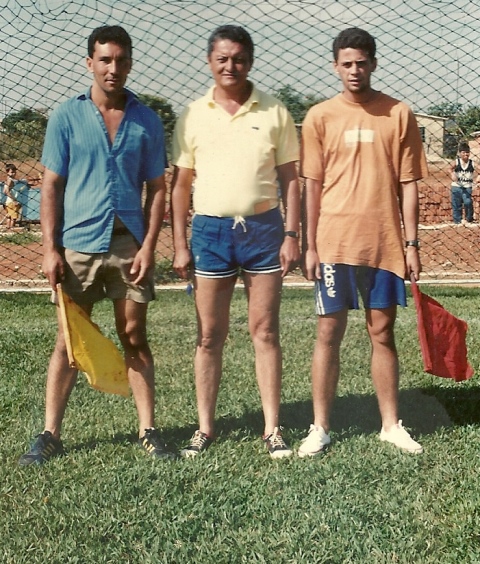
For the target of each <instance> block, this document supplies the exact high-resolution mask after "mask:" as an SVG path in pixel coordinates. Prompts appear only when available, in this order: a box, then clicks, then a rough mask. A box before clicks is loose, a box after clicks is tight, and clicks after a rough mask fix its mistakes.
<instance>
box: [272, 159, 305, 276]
mask: <svg viewBox="0 0 480 564" xmlns="http://www.w3.org/2000/svg"><path fill="white" fill-rule="evenodd" d="M277 174H278V181H279V183H280V189H281V193H282V201H283V206H284V208H285V230H286V231H296V232H297V233H298V230H299V226H300V190H299V187H298V175H297V168H296V165H295V162H290V163H285V164H283V165H280V166H278V167H277ZM299 260H300V249H299V247H298V239H295V238H293V237H288V236H287V237H285V240H284V242H283V244H282V246H281V248H280V264H281V266H282V277H283V276H286V274H288V272H290V271H291V270H293V269H294V268H295V267H296V266H297V265H298V262H299Z"/></svg>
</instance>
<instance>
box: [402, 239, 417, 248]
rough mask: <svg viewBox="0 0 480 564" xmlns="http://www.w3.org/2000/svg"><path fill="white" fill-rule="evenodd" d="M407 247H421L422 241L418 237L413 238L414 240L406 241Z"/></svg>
mask: <svg viewBox="0 0 480 564" xmlns="http://www.w3.org/2000/svg"><path fill="white" fill-rule="evenodd" d="M405 247H417V249H419V248H420V241H419V240H418V239H413V240H412V241H405Z"/></svg>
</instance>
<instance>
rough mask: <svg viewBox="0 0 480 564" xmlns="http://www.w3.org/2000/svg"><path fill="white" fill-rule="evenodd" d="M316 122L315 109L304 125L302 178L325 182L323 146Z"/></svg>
mask: <svg viewBox="0 0 480 564" xmlns="http://www.w3.org/2000/svg"><path fill="white" fill-rule="evenodd" d="M316 121H317V120H316V119H315V113H314V108H311V109H310V110H309V111H308V113H307V115H306V116H305V119H304V121H303V124H302V145H301V151H300V176H303V177H304V178H311V179H312V180H323V174H324V166H323V145H322V140H321V135H320V134H319V132H318V129H317V123H316Z"/></svg>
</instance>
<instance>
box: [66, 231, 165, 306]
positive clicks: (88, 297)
mask: <svg viewBox="0 0 480 564" xmlns="http://www.w3.org/2000/svg"><path fill="white" fill-rule="evenodd" d="M138 249H139V245H138V243H137V241H136V240H135V238H134V237H133V235H131V234H121V235H113V236H112V241H111V243H110V249H109V250H108V252H106V253H92V254H88V253H79V252H77V251H72V250H70V249H65V250H64V258H65V278H64V281H63V283H62V288H63V290H64V291H65V292H66V293H67V294H68V295H69V296H70V297H71V298H72V299H73V301H75V302H76V303H78V304H91V303H95V302H98V301H100V300H102V299H103V298H110V299H112V300H122V299H127V300H133V301H134V302H137V303H142V304H143V303H147V302H150V301H152V300H154V299H155V290H154V279H153V269H152V271H151V272H150V273H149V274H148V275H147V278H148V280H147V281H146V282H145V285H144V286H137V285H135V284H133V283H132V279H133V278H134V277H133V276H132V275H131V274H130V268H131V266H132V264H133V259H134V258H135V255H136V254H137V251H138Z"/></svg>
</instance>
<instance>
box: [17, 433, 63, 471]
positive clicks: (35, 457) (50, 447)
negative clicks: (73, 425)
mask: <svg viewBox="0 0 480 564" xmlns="http://www.w3.org/2000/svg"><path fill="white" fill-rule="evenodd" d="M64 453H65V451H64V450H63V444H62V441H61V440H60V439H56V438H55V437H54V436H53V435H52V433H50V431H44V432H43V433H40V435H37V438H36V440H35V442H34V443H33V445H32V446H31V448H30V450H29V451H28V452H27V453H25V454H22V456H21V457H20V458H19V459H18V464H19V466H30V464H43V463H44V462H47V460H50V458H53V457H54V456H60V455H62V454H64Z"/></svg>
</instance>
